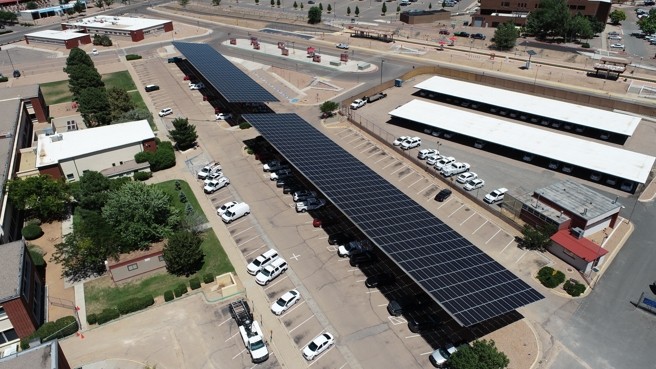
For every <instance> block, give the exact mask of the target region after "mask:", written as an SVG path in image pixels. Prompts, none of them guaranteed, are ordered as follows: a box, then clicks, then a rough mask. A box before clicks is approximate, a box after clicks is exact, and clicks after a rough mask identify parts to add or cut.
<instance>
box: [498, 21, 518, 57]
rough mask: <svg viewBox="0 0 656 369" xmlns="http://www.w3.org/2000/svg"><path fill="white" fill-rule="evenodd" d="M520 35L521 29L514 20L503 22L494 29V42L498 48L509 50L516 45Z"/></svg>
mask: <svg viewBox="0 0 656 369" xmlns="http://www.w3.org/2000/svg"><path fill="white" fill-rule="evenodd" d="M517 37H519V31H518V30H517V28H515V25H514V24H513V23H512V22H508V23H503V24H500V25H499V26H497V29H496V30H495V31H494V44H495V45H496V47H497V48H498V49H501V50H509V49H512V48H513V47H515V42H517Z"/></svg>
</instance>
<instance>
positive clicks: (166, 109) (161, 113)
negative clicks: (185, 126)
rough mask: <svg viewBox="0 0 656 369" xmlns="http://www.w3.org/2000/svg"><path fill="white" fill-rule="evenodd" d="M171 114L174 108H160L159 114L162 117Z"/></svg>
mask: <svg viewBox="0 0 656 369" xmlns="http://www.w3.org/2000/svg"><path fill="white" fill-rule="evenodd" d="M169 114H173V109H171V108H164V109H162V110H160V111H159V113H158V115H159V116H160V117H165V116H167V115H169Z"/></svg>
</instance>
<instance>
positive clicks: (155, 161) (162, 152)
mask: <svg viewBox="0 0 656 369" xmlns="http://www.w3.org/2000/svg"><path fill="white" fill-rule="evenodd" d="M149 162H150V170H151V171H153V172H157V171H159V170H164V169H168V168H171V167H174V166H175V149H174V148H173V144H172V143H171V142H170V141H163V142H161V143H160V144H159V145H157V151H155V153H154V154H153V156H152V158H151V159H150V160H149Z"/></svg>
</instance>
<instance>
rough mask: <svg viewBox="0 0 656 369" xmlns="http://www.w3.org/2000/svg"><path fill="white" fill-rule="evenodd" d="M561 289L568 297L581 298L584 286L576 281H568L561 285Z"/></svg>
mask: <svg viewBox="0 0 656 369" xmlns="http://www.w3.org/2000/svg"><path fill="white" fill-rule="evenodd" d="M563 289H564V290H565V292H567V293H569V294H570V296H573V297H577V296H581V294H582V293H583V292H585V289H586V287H585V285H584V284H582V283H579V281H577V280H576V279H570V280H568V281H567V282H565V284H564V285H563Z"/></svg>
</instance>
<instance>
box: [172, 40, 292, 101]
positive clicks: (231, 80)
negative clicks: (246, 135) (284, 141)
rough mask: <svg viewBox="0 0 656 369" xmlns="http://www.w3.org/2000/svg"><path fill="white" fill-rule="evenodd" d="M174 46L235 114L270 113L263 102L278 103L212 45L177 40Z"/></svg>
mask: <svg viewBox="0 0 656 369" xmlns="http://www.w3.org/2000/svg"><path fill="white" fill-rule="evenodd" d="M173 46H175V48H176V49H178V50H179V51H180V53H182V55H184V57H185V58H186V59H187V61H188V63H189V64H190V65H191V67H193V69H194V70H195V72H197V74H198V75H199V76H202V78H203V79H204V82H205V85H206V86H207V87H211V88H213V89H214V90H215V91H217V92H218V93H219V94H220V95H221V97H222V98H223V100H224V101H225V102H226V103H228V104H231V106H232V109H231V110H234V111H235V112H236V113H240V112H242V111H244V112H256V111H266V112H270V110H269V109H268V108H267V107H266V106H265V105H263V103H265V102H276V101H279V100H278V99H277V98H276V97H275V96H273V94H271V93H270V92H269V91H267V90H266V89H264V88H263V87H262V86H260V85H259V84H258V83H257V82H255V81H254V80H253V79H251V78H250V77H249V76H248V75H247V74H246V73H244V72H243V71H242V70H241V69H239V68H237V67H236V66H235V65H234V64H232V63H231V62H230V61H229V60H228V59H226V58H225V57H224V56H223V55H221V54H220V53H219V52H218V51H216V50H214V49H213V48H212V47H211V46H210V45H207V44H196V43H190V42H179V41H175V42H173ZM215 107H216V106H215Z"/></svg>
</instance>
